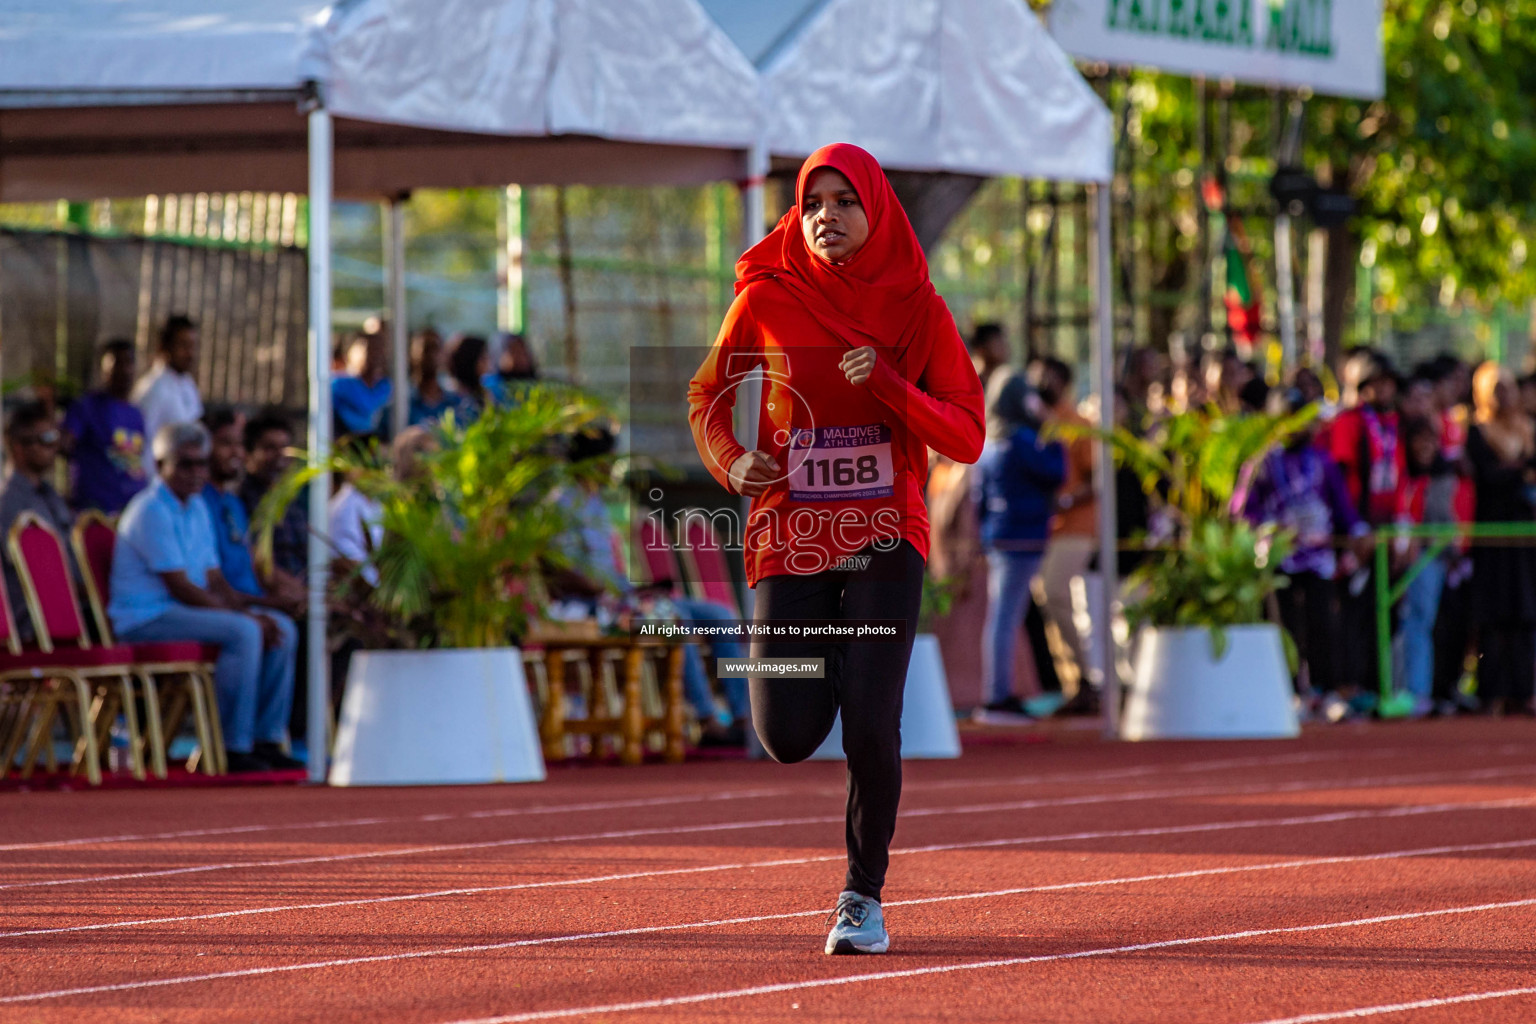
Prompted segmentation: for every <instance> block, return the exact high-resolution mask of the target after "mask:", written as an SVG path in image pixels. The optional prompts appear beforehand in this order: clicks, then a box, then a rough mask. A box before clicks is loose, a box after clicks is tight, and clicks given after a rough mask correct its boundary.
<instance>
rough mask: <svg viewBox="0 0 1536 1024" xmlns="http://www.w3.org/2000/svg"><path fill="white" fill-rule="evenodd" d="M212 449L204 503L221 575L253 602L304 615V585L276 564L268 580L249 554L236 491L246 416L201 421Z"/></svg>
mask: <svg viewBox="0 0 1536 1024" xmlns="http://www.w3.org/2000/svg"><path fill="white" fill-rule="evenodd" d="M203 427H204V428H205V429H206V430H207V431H208V437H209V440H210V443H211V445H212V447H211V450H210V452H209V462H208V483H207V485H206V486H205V487H204V488H203V501H205V502H207V504H208V512H209V514H210V515H211V516H212V517H213V528H214V538H215V539H216V540H217V542H218V548H219V571H220V572H222V573H223V574H224V578H225V579H226V580H228V581H229V585H230V586H232V587H234V588H235V590H237V591H239V592H240V593H241V594H244V595H245V596H246V597H248V598H250V601H251V603H252V604H255V605H259V606H261V607H264V608H276V609H277V610H279V611H281V612H284V613H285V614H287V615H290V616H293V617H295V618H297V617H298V616H300V615H302V614H303V613H304V608H305V590H306V588H305V586H304V584H303V583H301V582H300V581H299V579H298V578H297V577H295V576H290V575H289V574H287V573H285V572H283V571H282V570H281V569H278V568H276V567H275V566H274V567H273V569H272V572H271V573H270V574H268V575H267V576H266V578H265V579H263V578H262V577H261V575H260V574H258V573H257V571H256V559H255V556H254V554H253V553H252V551H251V537H250V533H251V524H250V520H249V518H248V517H247V516H246V512H245V505H244V503H243V502H241V500H240V496H239V495H238V494H237V493H235V488H236V487H237V486H238V485H239V483H240V474H241V472H242V471H243V470H244V467H245V441H244V436H243V435H244V430H245V417H244V416H242V415H241V414H240V413H239V412H237V411H235V410H234V409H227V408H226V409H215V410H214V411H212V412H210V413H208V414H207V415H206V416H204V417H203Z"/></svg>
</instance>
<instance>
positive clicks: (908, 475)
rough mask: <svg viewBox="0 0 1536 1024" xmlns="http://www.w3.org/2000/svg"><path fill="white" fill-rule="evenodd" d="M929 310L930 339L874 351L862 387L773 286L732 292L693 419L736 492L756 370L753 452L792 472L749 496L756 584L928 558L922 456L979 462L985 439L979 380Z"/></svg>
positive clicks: (751, 574)
mask: <svg viewBox="0 0 1536 1024" xmlns="http://www.w3.org/2000/svg"><path fill="white" fill-rule="evenodd" d="M935 304H936V305H938V306H939V307H940V311H941V312H942V314H943V315H930V316H929V317H928V318H927V319H928V322H929V325H930V326H929V327H928V328H927V329H926V330H925V331H924V332H923V336H920V337H919V339H918V340H917V341H916V342H914V343H912V344H911V345H909V346H908V348H907V349H906V351H905V353H904V354H903V355H901V356H897V355H896V354H895V353H893V352H892V351H891V350H889V349H882V348H878V347H877V356H878V358H877V361H876V364H875V368H874V371H873V372H872V373H871V374H870V377H869V380H868V381H866V382H865V383H864V384H863V385H859V386H855V385H853V384H850V383H849V382H848V379H847V377H846V375H845V374H844V373H843V371H842V369H841V367H840V366H839V363H840V361H841V359H842V357H843V355H844V353H845V352H847V351H848V346H847V345H846V344H845V343H844V342H842V341H841V340H839V339H838V338H837V337H836V336H835V335H834V334H832V333H831V332H830V331H828V330H827V329H826V328H825V327H823V326H822V325H821V323H819V322H818V321H817V320H816V319H815V318H814V317H813V316H812V315H811V314H810V312H809V311H808V310H807V309H806V307H805V306H804V305H803V304H802V303H801V302H800V301H799V300H798V299H796V298H795V297H794V296H793V295H792V294H790V292H789V291H788V290H787V289H786V288H784V287H783V286H782V285H780V284H779V283H778V282H777V281H775V280H762V281H755V282H753V283H751V284H749V285H748V286H747V287H746V288H745V289H743V290H742V292H741V293H740V294H739V295H737V297H736V301H735V302H734V303H732V305H731V308H730V311H729V312H728V313H727V314H726V317H725V322H724V324H723V325H722V326H721V328H720V335H719V338H718V339H717V340H716V341H715V345H714V348H712V349H711V350H710V353H709V356H708V357H707V358H706V359H705V360H704V363H703V365H702V366H700V367H699V370H698V372H697V373H696V374H694V377H693V380H692V381H691V382H690V384H689V388H688V403H689V413H688V422H689V425H690V426H691V427H692V430H693V438H694V443H695V444H696V445H697V446H698V449H699V454H700V456H701V457H702V458H703V460H704V464H705V465H706V466H707V467H708V469H709V471H710V473H711V474H712V475H713V476H714V478H715V479H716V480H718V481H719V482H720V484H721V486H723V487H725V488H727V489H731V484H730V478H729V470H730V467H731V465H732V464H733V463H734V462H735V461H736V460H737V459H738V458H739V457H740V456H741V455H742V454H743V453H744V452H746V451H747V449H746V448H745V447H744V446H743V445H742V444H741V443H740V442H739V441H737V440H736V435H735V433H734V431H733V429H732V424H731V410H732V408H733V407H734V406H735V404H736V389H737V388H738V387H739V386H740V385H741V384H742V383H743V382H744V379H745V378H746V376H747V375H748V374H750V373H751V372H752V371H753V370H755V369H758V368H762V370H763V372H764V374H765V379H764V382H763V398H762V406H761V411H760V415H759V418H758V433H757V445H756V447H757V448H758V449H760V450H762V451H765V452H767V453H769V454H770V455H772V456H773V457H774V458H775V459H776V460H777V461H778V463H779V465H780V467H781V468H782V470H783V471H784V474H785V475H784V477H783V478H781V479H779V480H777V481H775V482H774V484H773V485H772V486H771V487H770V488H769V490H768V491H767V492H766V493H764V494H762V495H759V496H758V497H756V498H754V499H753V500H752V506H751V510H750V512H749V513H748V519H747V529H746V537H745V547H746V566H747V583H748V585H749V586H753V587H755V586H756V585H757V581H758V580H760V579H762V578H763V577H765V576H774V575H779V574H783V573H794V574H806V573H812V572H820V571H823V570H825V569H828V568H831V567H832V566H833V565H835V564H836V563H837V562H838V561H840V560H841V559H842V558H843V557H844V556H846V555H849V554H852V553H854V552H857V551H859V550H860V549H861V548H863V547H865V546H866V545H867V544H869V543H871V542H874V541H884V542H885V543H887V544H894V543H896V542H897V541H899V540H900V539H906V540H908V541H911V543H912V546H913V547H915V548H916V549H917V550H918V552H919V553H921V554H922V556H923V558H924V559H926V558H927V557H928V510H927V507H926V506H925V505H924V503H923V488H924V485H925V484H926V482H927V477H928V452H927V449H928V448H930V447H931V448H933V449H934V450H935V451H937V452H939V453H940V454H941V455H946V456H948V457H949V458H951V459H954V460H955V461H957V462H965V463H972V462H975V461H976V459H977V458H978V457H979V456H980V455H981V446H982V441H983V440H984V439H985V426H984V423H985V420H984V413H983V408H982V389H981V381H980V380H978V379H977V376H976V370H975V367H974V366H973V365H972V364H971V360H970V357H969V355H968V354H967V353H966V351H965V345H964V343H963V342H962V341H961V340H960V335H959V333H958V332H957V331H956V330H955V325H954V320H953V319H952V318H951V317H950V316H949V315H948V312H947V310H943V309H942V304H941V303H938V302H937V300H935ZM882 427H883V428H884V429H883V430H882V429H881V428H882ZM837 428H846V429H837ZM887 440H888V444H889V448H888V454H884V453H882V450H881V445H882V444H883V443H885V442H886V441H887ZM840 446H842V447H840ZM839 451H846V452H849V453H850V455H849V458H847V459H839V458H838V457H837V455H838V452H839ZM839 463H843V465H839ZM887 463H888V464H887ZM855 467H856V468H855ZM854 473H857V474H858V479H857V480H854V479H853V474H854ZM866 477H867V478H868V479H867V480H866V479H865V478H866ZM844 478H846V480H845V479H844ZM841 483H846V484H847V486H846V487H844V488H843V489H838V487H837V486H836V485H837V484H841ZM866 484H867V485H868V486H865V485H866Z"/></svg>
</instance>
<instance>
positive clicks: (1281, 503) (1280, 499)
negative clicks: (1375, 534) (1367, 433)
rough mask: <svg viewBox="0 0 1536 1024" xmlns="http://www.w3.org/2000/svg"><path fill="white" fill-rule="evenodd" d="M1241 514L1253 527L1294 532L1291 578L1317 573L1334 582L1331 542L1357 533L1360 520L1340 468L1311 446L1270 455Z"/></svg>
mask: <svg viewBox="0 0 1536 1024" xmlns="http://www.w3.org/2000/svg"><path fill="white" fill-rule="evenodd" d="M1243 514H1244V515H1245V516H1247V518H1248V520H1249V521H1250V522H1252V523H1256V524H1257V523H1278V524H1279V525H1280V526H1282V527H1284V528H1285V529H1288V530H1294V531H1295V533H1296V546H1295V549H1294V551H1293V552H1292V554H1291V556H1290V557H1289V558H1287V559H1286V560H1285V561H1284V562H1283V563H1281V565H1280V571H1281V572H1284V573H1288V574H1294V573H1298V572H1315V573H1317V574H1318V575H1319V576H1322V577H1324V578H1328V579H1331V578H1332V577H1333V575H1334V573H1335V572H1336V571H1337V569H1338V558H1337V556H1336V555H1335V553H1334V548H1333V538H1334V537H1336V536H1340V535H1349V534H1354V533H1356V532H1358V531H1359V529H1360V526H1361V523H1360V517H1359V516H1358V515H1356V514H1355V507H1354V503H1353V502H1352V501H1351V500H1350V497H1349V488H1348V487H1347V486H1346V485H1345V483H1344V475H1343V473H1342V472H1341V471H1340V470H1339V464H1338V463H1336V462H1334V461H1333V459H1332V458H1331V457H1330V456H1329V455H1328V454H1327V453H1326V452H1322V451H1319V450H1318V449H1316V448H1313V447H1311V446H1310V445H1306V446H1303V447H1301V448H1286V449H1282V450H1280V451H1275V452H1271V453H1270V454H1269V456H1268V457H1267V458H1266V459H1265V460H1264V463H1263V466H1262V467H1261V468H1260V469H1259V472H1258V474H1257V475H1256V476H1255V478H1254V481H1253V487H1252V489H1251V490H1249V491H1248V495H1247V500H1246V502H1244V504H1243Z"/></svg>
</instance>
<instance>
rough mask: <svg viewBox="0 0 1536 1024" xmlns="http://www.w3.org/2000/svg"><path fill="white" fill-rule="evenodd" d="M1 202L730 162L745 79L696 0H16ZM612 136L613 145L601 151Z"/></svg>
mask: <svg viewBox="0 0 1536 1024" xmlns="http://www.w3.org/2000/svg"><path fill="white" fill-rule="evenodd" d="M12 3H13V4H17V5H19V6H17V7H10V6H8V10H7V17H6V19H5V21H4V22H3V24H0V200H13V201H25V200H43V199H56V198H94V197H99V196H114V195H142V194H144V193H147V192H154V191H204V190H209V191H213V190H220V191H223V190H228V191H238V190H246V189H250V190H268V189H270V190H281V191H303V190H304V188H305V184H306V180H307V179H306V166H307V165H306V161H307V137H306V134H305V120H304V118H303V116H302V115H301V113H300V111H299V106H298V105H299V102H300V100H301V99H302V97H303V96H304V91H305V88H306V83H307V82H309V81H312V80H313V81H318V82H319V83H320V84H321V87H322V90H323V92H324V95H325V97H326V103H327V105H328V106H329V107H330V108H331V110H332V112H333V113H334V114H335V115H336V117H337V121H336V164H335V168H336V169H335V173H336V189H337V192H338V193H340V194H344V195H345V194H353V195H383V194H392V193H396V192H403V191H406V190H408V189H410V188H414V187H426V186H474V185H502V184H506V183H508V182H511V181H516V182H520V183H523V184H539V183H546V182H585V183H590V184H611V183H627V184H657V183H689V182H701V181H711V180H720V179H734V178H740V177H742V175H743V163H742V156H741V153H742V151H743V150H745V149H746V148H747V147H748V146H749V145H750V144H751V142H752V140H753V139H754V138H755V137H756V134H757V131H758V127H759V124H758V120H757V118H758V109H759V107H758V103H759V101H758V91H757V76H756V72H755V70H754V69H753V68H752V66H751V64H750V63H749V62H748V61H747V60H746V59H745V58H744V57H743V56H742V55H741V53H740V52H739V51H738V50H737V49H736V48H735V46H734V45H733V44H732V43H731V41H730V40H729V38H728V37H727V36H726V35H725V33H724V31H723V30H722V29H721V28H720V27H719V26H718V25H716V24H715V23H714V22H713V21H712V20H711V19H710V18H709V17H708V15H706V14H705V13H704V12H703V11H702V10H701V9H700V8H699V6H698V3H697V0H498V2H495V3H487V2H486V0H344V2H342V3H339V4H337V5H335V6H334V7H333V8H330V7H326V6H325V5H324V4H323V3H321V2H319V0H262V2H260V3H250V2H249V0H133V2H131V3H130V2H125V0H117V2H103V0H12ZM615 142H622V143H624V145H623V146H622V147H616V146H615V145H614V143H615Z"/></svg>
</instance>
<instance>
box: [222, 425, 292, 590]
mask: <svg viewBox="0 0 1536 1024" xmlns="http://www.w3.org/2000/svg"><path fill="white" fill-rule="evenodd" d="M244 441H245V476H244V478H243V479H241V481H240V484H239V486H238V487H237V488H236V493H238V494H239V495H240V503H241V504H242V505H244V506H245V515H246V518H247V519H250V518H253V517H254V516H255V515H256V507H257V506H258V505H260V504H261V499H263V498H265V497H266V496H267V492H268V491H270V490H271V489H272V486H273V485H274V484H276V483H277V482H278V480H280V479H282V477H283V474H284V473H286V472H288V465H289V463H290V462H291V461H292V456H290V455H289V449H291V448H292V447H293V427H292V426H290V425H289V423H288V420H287V419H286V418H285V417H283V416H282V415H280V414H278V413H275V412H268V413H263V414H262V415H260V416H256V417H254V418H253V419H251V420H250V422H248V423H246V425H245V435H244ZM272 564H273V565H274V566H275V567H276V568H277V569H278V570H281V571H282V572H284V573H287V574H288V575H289V576H292V577H293V578H294V579H296V580H299V581H303V580H306V579H308V575H309V502H308V501H307V500H305V499H304V498H303V497H300V499H299V500H297V501H293V502H290V503H289V505H288V508H287V510H286V511H285V512H284V513H283V518H282V519H280V520H279V521H278V523H277V526H276V528H274V529H273V531H272Z"/></svg>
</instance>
